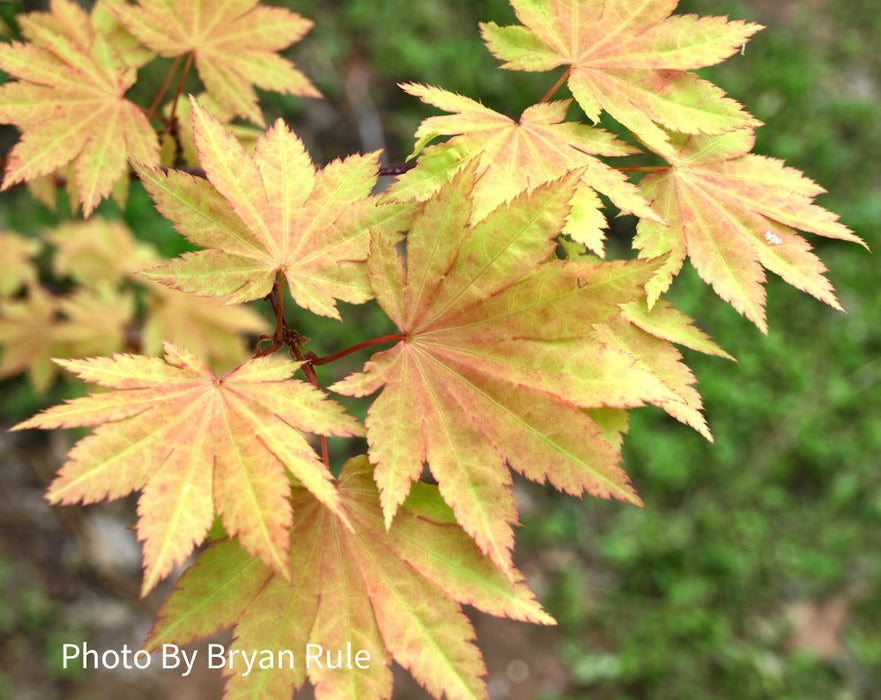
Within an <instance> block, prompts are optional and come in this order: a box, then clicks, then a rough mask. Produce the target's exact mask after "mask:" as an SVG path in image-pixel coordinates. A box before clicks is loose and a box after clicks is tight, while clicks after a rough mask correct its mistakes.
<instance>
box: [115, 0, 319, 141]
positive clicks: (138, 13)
mask: <svg viewBox="0 0 881 700" xmlns="http://www.w3.org/2000/svg"><path fill="white" fill-rule="evenodd" d="M257 3H258V0H229V1H227V2H217V1H216V0H183V1H179V0H174V1H173V2H172V0H140V1H139V3H138V4H137V5H136V6H131V5H113V6H112V8H110V9H111V11H112V12H113V13H114V14H115V15H116V17H117V18H118V19H119V21H120V22H122V24H123V25H125V26H126V27H127V28H128V30H129V31H130V32H131V33H132V34H134V35H135V36H136V37H138V38H139V39H140V40H141V41H142V42H144V44H146V45H147V46H148V47H150V48H151V49H153V50H154V51H155V52H156V53H158V54H159V55H160V56H180V55H182V54H186V53H192V55H193V56H195V62H196V70H197V71H198V72H199V77H200V78H202V82H203V83H204V84H205V88H206V89H207V90H208V92H209V93H210V94H211V95H212V96H213V97H214V99H216V100H217V102H218V103H220V105H222V106H223V107H224V108H226V109H228V110H230V111H231V112H232V113H233V114H236V115H238V116H241V117H244V118H246V119H249V120H250V121H252V122H254V123H256V124H260V126H265V123H264V121H263V114H262V113H261V111H260V108H259V107H258V106H257V95H256V93H255V92H254V88H253V87H252V84H253V85H257V86H258V87H261V88H264V89H266V90H274V91H277V92H284V93H287V94H289V95H300V96H304V97H321V94H320V93H319V92H318V90H316V89H315V87H314V86H313V85H312V83H311V82H309V79H308V78H307V77H306V76H305V75H303V74H302V73H301V72H300V71H299V70H297V69H296V68H295V67H294V64H293V63H291V62H290V61H288V60H287V59H285V58H282V57H281V56H279V55H277V53H276V52H277V51H281V50H282V49H284V48H286V47H288V46H290V45H291V44H293V43H294V42H296V41H299V40H300V39H301V38H302V37H303V35H305V34H306V32H308V31H309V29H311V28H312V22H311V21H310V20H308V19H305V18H303V17H300V16H299V15H298V14H296V13H294V12H291V11H290V10H287V9H285V8H283V7H258V6H257Z"/></svg>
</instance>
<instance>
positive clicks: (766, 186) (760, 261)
mask: <svg viewBox="0 0 881 700" xmlns="http://www.w3.org/2000/svg"><path fill="white" fill-rule="evenodd" d="M753 143H754V136H753V133H752V132H751V131H739V132H734V133H732V134H726V135H723V136H716V137H709V136H686V135H682V134H674V135H673V136H672V137H671V147H670V154H669V155H668V156H667V157H668V159H669V161H670V163H671V166H670V167H669V168H664V169H662V170H661V171H659V172H657V173H652V174H650V175H647V176H646V177H644V178H643V179H642V182H641V183H640V186H641V188H642V191H643V193H644V194H645V195H646V197H648V198H650V199H651V200H652V203H653V205H654V207H655V208H656V209H657V210H658V212H659V213H660V214H661V216H663V217H664V219H665V220H666V221H667V223H668V224H669V225H668V226H658V225H656V224H655V223H653V222H651V221H645V220H642V221H640V222H639V224H638V225H637V236H636V237H635V238H634V241H633V245H634V246H635V247H636V248H638V249H639V250H640V257H645V258H652V257H655V256H659V255H664V254H666V255H667V259H666V261H665V262H664V264H663V266H662V267H661V269H660V270H659V271H658V274H657V275H656V277H655V279H654V280H652V281H651V282H650V283H649V284H648V285H647V286H646V291H647V292H648V297H649V303H650V304H651V303H654V301H655V300H656V299H657V298H658V296H659V295H660V294H662V293H663V292H664V291H666V289H667V288H668V287H669V286H670V283H671V282H672V280H673V277H674V276H675V275H676V274H677V273H678V272H679V270H680V268H681V267H682V263H683V261H684V259H685V257H686V256H688V257H689V258H690V260H691V262H692V264H693V265H694V267H695V269H696V270H697V272H698V274H699V275H700V276H701V278H703V280H704V281H706V282H707V283H708V284H710V285H712V286H713V289H715V290H716V293H717V294H718V295H719V296H720V297H722V298H723V299H725V300H726V301H728V302H729V303H731V305H732V306H734V308H735V309H737V310H738V311H739V312H740V313H742V314H743V315H744V316H746V317H747V318H749V319H750V320H751V321H752V322H753V323H755V324H756V325H757V326H758V327H759V328H760V329H761V330H762V332H764V333H767V323H766V321H765V290H764V287H763V286H762V284H763V283H764V281H765V274H764V269H763V268H767V269H769V270H771V271H772V272H774V273H776V274H778V275H780V277H782V278H783V279H784V280H786V281H787V282H788V283H789V284H791V285H793V286H794V287H797V288H799V289H801V290H803V291H805V292H807V293H809V294H812V295H813V296H815V297H816V298H817V299H819V300H821V301H823V302H825V303H827V304H829V305H830V306H832V307H833V308H836V309H841V306H840V305H839V303H838V300H837V299H836V298H835V294H834V291H833V289H832V285H831V284H830V283H829V281H828V280H827V279H826V277H825V276H824V274H823V273H824V272H825V271H826V268H825V266H824V265H823V263H822V262H821V261H820V259H819V258H818V257H817V256H816V255H814V254H813V253H812V252H811V247H810V245H808V242H807V241H806V240H805V239H804V238H803V237H802V236H800V235H798V234H797V233H796V232H795V230H794V229H799V230H801V231H809V232H811V233H816V234H818V235H821V236H826V237H829V238H837V239H841V240H845V241H852V242H855V243H861V244H863V245H865V243H863V241H862V240H861V239H860V238H859V237H858V236H856V235H855V234H854V233H852V232H851V231H850V229H848V228H847V227H846V226H845V225H844V224H842V223H841V222H839V221H838V217H837V216H835V215H834V214H833V213H832V212H829V211H827V210H826V209H823V208H822V207H820V206H817V205H816V204H813V202H812V200H813V198H814V197H815V196H816V195H818V194H820V193H822V192H824V191H825V190H823V188H822V187H820V186H819V185H817V184H816V183H815V182H812V181H811V180H809V179H808V178H806V177H805V176H804V175H803V174H802V173H801V172H799V171H798V170H795V169H793V168H789V167H786V166H785V165H784V164H783V162H782V161H780V160H777V159H774V158H767V157H765V156H760V155H756V154H753V153H750V152H749V151H750V150H751V149H752V147H753Z"/></svg>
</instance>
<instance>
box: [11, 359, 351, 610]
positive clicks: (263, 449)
mask: <svg viewBox="0 0 881 700" xmlns="http://www.w3.org/2000/svg"><path fill="white" fill-rule="evenodd" d="M56 362H57V363H58V364H59V365H61V366H62V367H64V368H65V369H68V370H70V371H72V372H75V373H76V374H77V375H79V376H80V377H81V378H82V379H84V380H86V381H91V382H96V383H98V384H100V385H102V386H105V387H109V388H111V389H115V391H111V392H104V393H98V394H94V395H91V396H87V397H84V398H80V399H74V400H73V401H70V402H68V403H66V404H63V405H61V406H55V407H53V408H50V409H47V410H46V411H43V412H42V413H40V414H38V415H36V416H34V417H33V418H31V419H29V420H26V421H24V422H23V423H20V424H18V425H17V426H15V427H14V428H13V429H14V430H21V429H24V428H45V429H54V428H67V427H73V426H94V425H98V426H99V427H98V428H96V430H95V431H94V433H93V434H92V435H90V436H88V437H85V438H83V439H82V440H80V441H79V442H78V443H77V444H76V445H75V446H74V448H73V450H72V451H71V453H70V455H69V459H68V461H67V462H66V463H65V465H64V466H63V467H62V468H61V471H60V473H59V475H58V476H57V477H56V479H55V480H54V481H53V482H52V484H51V486H50V487H49V492H48V498H49V500H50V501H51V502H52V503H76V502H83V503H94V502H96V501H99V500H101V499H103V498H110V499H113V498H119V497H121V496H124V495H126V494H127V493H129V492H130V491H132V490H138V489H140V490H142V491H143V493H142V495H141V499H140V501H139V504H138V538H139V539H140V540H142V541H143V542H144V566H145V570H146V571H145V576H144V583H143V591H144V593H145V594H146V593H147V592H148V591H149V590H150V589H152V588H153V586H155V585H156V583H157V582H158V581H159V580H160V579H161V578H162V577H163V576H166V575H168V574H169V573H170V572H171V571H172V569H173V568H174V566H176V565H178V564H180V563H182V562H183V561H184V560H185V559H186V557H187V556H189V554H190V552H191V551H192V549H193V547H194V546H196V545H197V544H199V543H200V542H201V541H202V540H203V539H204V537H205V535H206V534H207V533H208V530H209V528H210V527H211V524H212V522H213V520H214V516H215V513H217V514H219V515H220V516H221V517H222V519H223V523H224V526H225V527H226V529H227V531H228V532H229V533H231V534H234V535H238V537H239V540H240V541H241V542H242V544H243V546H244V547H245V549H247V550H248V551H249V552H250V553H251V554H252V555H254V556H257V557H260V558H261V559H262V560H263V561H264V562H266V564H267V565H268V566H269V567H271V568H272V569H273V570H275V571H277V572H278V573H280V574H281V575H282V576H288V570H287V559H286V554H287V551H288V547H289V537H288V530H287V528H288V526H289V525H290V523H291V507H290V503H289V502H288V499H287V495H288V492H289V475H290V476H293V477H294V478H295V479H297V480H299V482H300V483H302V484H303V485H304V486H306V488H308V489H309V490H310V491H311V492H312V493H314V494H315V497H316V498H318V499H319V500H320V501H321V502H322V503H324V504H325V505H326V506H327V507H328V508H330V509H331V510H332V511H333V512H334V513H336V514H337V515H338V516H340V517H342V518H345V514H344V513H343V511H342V508H341V506H340V502H339V497H338V496H337V493H336V490H335V489H334V487H333V484H332V477H331V474H330V472H329V471H328V469H327V467H325V466H324V464H322V462H321V461H320V460H319V459H318V457H317V456H316V454H315V453H314V451H313V450H312V448H311V447H310V446H309V443H308V442H307V441H306V439H305V438H304V437H303V435H302V434H301V432H300V431H301V430H304V431H312V432H316V433H321V434H329V435H357V434H359V433H360V432H361V426H360V425H359V424H358V423H357V422H356V421H355V420H354V419H353V418H351V417H349V416H347V415H345V414H344V413H343V409H342V408H341V407H340V406H338V405H337V404H335V403H333V402H332V401H328V400H326V399H325V396H324V395H323V394H322V393H320V392H318V391H317V390H315V389H313V388H312V387H311V386H309V385H308V384H306V383H304V382H300V381H296V380H292V379H290V376H291V374H292V373H293V372H294V371H295V370H296V369H297V367H299V363H295V362H291V361H289V360H281V359H277V358H272V357H263V358H258V359H254V360H250V361H248V362H246V363H245V364H243V365H241V366H240V367H238V368H237V369H235V370H233V371H232V372H229V373H228V374H226V375H225V376H223V377H221V378H219V379H218V378H216V377H215V376H214V374H212V373H211V372H210V371H209V370H208V368H207V367H206V366H205V364H204V363H203V362H202V361H200V360H199V359H198V358H197V357H195V356H194V355H193V354H192V353H190V352H189V351H188V350H186V349H184V348H182V347H179V346H176V345H172V344H171V343H166V344H165V358H164V360H163V359H160V358H156V357H143V356H136V355H114V356H113V357H101V358H89V359H85V360H56ZM101 424H104V425H101Z"/></svg>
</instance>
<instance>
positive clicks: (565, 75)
mask: <svg viewBox="0 0 881 700" xmlns="http://www.w3.org/2000/svg"><path fill="white" fill-rule="evenodd" d="M570 73H572V66H569V67H568V68H567V69H566V72H565V73H563V75H561V76H560V79H559V80H558V81H557V82H556V83H554V87H552V88H551V89H550V90H548V91H547V92H546V93H545V96H544V97H542V98H541V100H539V104H540V105H543V104H544V103H545V102H547V101H548V100H549V99H551V96H552V95H553V94H554V93H555V92H556V91H557V90H559V89H560V88H561V87H562V85H563V83H565V82H566V81H567V80H569V74H570Z"/></svg>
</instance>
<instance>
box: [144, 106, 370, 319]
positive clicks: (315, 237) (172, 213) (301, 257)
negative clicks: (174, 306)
mask: <svg viewBox="0 0 881 700" xmlns="http://www.w3.org/2000/svg"><path fill="white" fill-rule="evenodd" d="M191 104H192V110H193V131H194V134H195V139H196V145H197V146H198V148H199V154H200V158H201V162H202V167H203V168H204V169H205V173H206V175H207V177H208V181H207V182H206V181H205V180H204V179H201V178H197V177H193V176H191V175H187V174H185V173H182V172H178V171H174V170H170V171H168V172H167V173H164V172H162V171H160V170H156V169H151V168H137V170H138V174H139V175H140V176H141V180H142V181H143V183H144V186H145V187H146V188H147V190H148V191H149V192H150V194H151V195H152V196H153V199H154V200H155V201H156V206H157V208H158V209H159V211H160V212H162V214H163V215H164V216H165V217H166V218H167V219H169V220H171V221H172V222H174V224H175V226H176V228H177V230H178V231H179V232H180V233H181V234H183V235H184V236H186V237H187V238H188V239H189V240H190V241H192V242H193V243H195V244H196V245H200V246H203V247H206V248H208V250H204V251H198V252H195V253H187V254H185V255H183V256H182V257H180V258H176V259H174V260H171V261H169V262H167V263H165V264H163V265H160V266H158V267H156V268H154V269H153V270H151V271H149V272H147V273H145V276H146V277H149V278H150V279H154V280H156V281H158V282H162V283H163V284H167V285H168V286H170V287H174V288H175V289H180V290H181V291H185V292H190V293H193V294H200V295H204V296H223V297H224V298H225V300H226V301H227V302H229V303H233V302H239V301H249V300H251V299H258V298H260V297H264V296H266V295H267V294H269V292H270V290H271V289H272V286H273V284H274V282H275V279H276V274H277V272H279V271H281V272H283V273H284V275H285V278H286V280H287V283H288V288H289V289H290V291H291V294H292V296H293V297H294V299H295V301H296V302H297V304H299V305H300V306H301V307H303V308H306V309H309V310H310V311H313V312H315V313H317V314H321V315H324V316H332V317H334V318H339V312H338V311H337V309H336V304H335V302H334V300H335V299H342V300H343V301H348V302H351V303H363V302H365V301H367V300H368V299H369V298H370V297H371V293H370V289H369V286H368V284H367V274H366V266H365V264H364V260H365V258H366V257H367V250H368V246H369V242H370V239H369V233H368V229H367V224H366V217H367V214H368V213H369V212H370V211H371V210H372V209H373V206H374V202H373V200H372V199H371V198H370V197H369V195H370V192H371V190H372V189H373V186H374V184H375V183H376V179H377V177H378V175H379V153H378V152H377V153H372V154H369V155H365V156H350V157H349V158H347V159H346V160H344V161H334V162H332V163H330V164H329V165H328V166H327V167H326V168H324V169H323V170H320V171H318V172H316V170H315V166H314V165H313V164H312V161H311V159H310V158H309V155H308V153H307V152H306V148H305V146H304V145H303V143H302V142H301V141H300V139H298V138H297V136H296V135H295V134H294V133H293V132H291V131H290V130H288V128H287V127H286V126H285V125H284V123H283V122H282V121H281V120H279V121H277V122H276V123H275V125H274V126H273V127H272V128H271V129H269V131H267V132H266V133H265V134H264V135H263V136H261V137H260V138H259V139H258V141H257V145H256V146H255V148H254V155H253V156H252V155H249V154H248V153H246V152H245V150H244V149H243V148H242V146H241V144H240V143H239V142H238V141H237V140H236V138H235V137H234V136H233V135H232V134H231V133H229V131H227V130H226V129H225V128H224V126H223V125H222V124H221V123H220V122H219V121H218V120H217V119H215V118H214V117H213V116H212V115H210V114H209V113H208V112H206V111H205V110H204V108H203V107H202V106H201V105H199V104H198V103H197V102H196V101H195V100H191Z"/></svg>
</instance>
